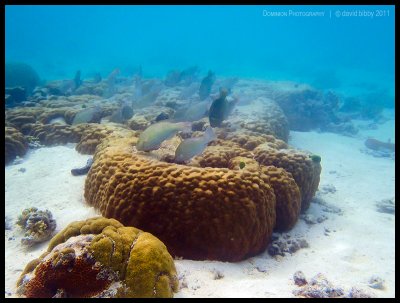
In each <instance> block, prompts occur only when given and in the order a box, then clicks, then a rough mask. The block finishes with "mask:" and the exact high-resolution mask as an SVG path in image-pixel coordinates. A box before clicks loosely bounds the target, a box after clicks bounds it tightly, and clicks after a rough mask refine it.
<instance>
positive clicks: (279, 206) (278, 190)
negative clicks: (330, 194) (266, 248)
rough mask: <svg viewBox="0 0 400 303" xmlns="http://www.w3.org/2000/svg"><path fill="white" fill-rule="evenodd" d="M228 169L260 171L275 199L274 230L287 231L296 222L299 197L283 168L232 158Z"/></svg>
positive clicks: (247, 159) (289, 175)
mask: <svg viewBox="0 0 400 303" xmlns="http://www.w3.org/2000/svg"><path fill="white" fill-rule="evenodd" d="M229 169H233V170H248V171H253V172H256V171H261V172H262V173H263V174H262V175H261V176H262V177H263V178H264V181H265V182H266V183H268V184H270V185H271V187H272V188H273V190H274V193H275V198H276V225H275V228H274V230H277V231H287V230H289V229H291V228H292V227H293V226H294V225H295V224H296V222H297V219H298V218H299V214H300V207H301V195H300V190H299V187H298V186H297V184H296V182H295V181H294V179H293V177H292V175H291V174H290V173H288V172H287V171H285V170H284V169H283V168H278V167H275V166H264V165H260V164H259V163H258V162H257V161H256V160H254V159H250V158H246V157H234V158H232V159H230V161H229Z"/></svg>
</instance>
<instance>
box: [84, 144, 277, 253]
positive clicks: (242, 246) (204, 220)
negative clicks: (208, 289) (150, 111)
mask: <svg viewBox="0 0 400 303" xmlns="http://www.w3.org/2000/svg"><path fill="white" fill-rule="evenodd" d="M94 159H95V162H94V164H93V166H92V168H91V170H90V171H89V173H88V175H87V178H86V182H85V194H84V195H85V199H86V201H87V202H88V203H89V204H91V205H94V206H95V207H96V208H98V209H99V210H100V211H101V213H102V214H103V216H106V217H112V218H116V219H118V220H120V221H121V222H122V223H123V224H126V225H133V226H137V227H139V228H141V229H143V230H147V231H149V232H151V233H153V234H154V235H156V236H157V237H159V238H160V239H161V240H162V241H163V242H164V243H166V245H167V246H168V249H169V250H170V252H171V253H172V254H173V255H175V256H182V257H185V258H189V259H200V260H203V259H210V260H223V261H239V260H242V259H244V258H247V257H249V256H253V255H256V254H257V253H260V252H261V251H263V250H264V249H265V248H266V246H267V245H268V243H269V238H270V235H271V233H272V229H273V227H274V225H275V219H276V218H275V216H276V214H275V195H274V193H273V190H272V188H271V187H270V185H269V184H267V183H265V182H264V181H263V176H262V174H261V173H259V172H249V171H246V170H242V171H236V170H235V171H234V170H228V169H226V168H225V169H220V168H218V169H216V168H210V167H207V168H198V167H189V166H183V165H176V164H169V163H163V162H160V161H157V160H154V159H151V158H147V157H145V156H141V155H138V154H132V152H131V147H130V145H129V144H128V143H127V142H126V140H125V139H114V140H107V142H104V143H102V144H101V146H99V147H98V149H97V150H96V154H95V156H94ZM211 197H212V199H211ZM237 222H240V224H237Z"/></svg>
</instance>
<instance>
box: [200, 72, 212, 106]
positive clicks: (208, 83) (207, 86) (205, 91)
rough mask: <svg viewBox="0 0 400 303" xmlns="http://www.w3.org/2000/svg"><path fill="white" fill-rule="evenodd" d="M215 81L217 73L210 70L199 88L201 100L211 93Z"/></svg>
mask: <svg viewBox="0 0 400 303" xmlns="http://www.w3.org/2000/svg"><path fill="white" fill-rule="evenodd" d="M214 82H215V74H214V73H213V72H212V71H209V72H208V75H207V76H206V77H205V78H203V80H202V81H201V84H200V88H199V97H200V100H204V99H205V98H207V97H208V95H210V92H211V87H212V85H213V84H214Z"/></svg>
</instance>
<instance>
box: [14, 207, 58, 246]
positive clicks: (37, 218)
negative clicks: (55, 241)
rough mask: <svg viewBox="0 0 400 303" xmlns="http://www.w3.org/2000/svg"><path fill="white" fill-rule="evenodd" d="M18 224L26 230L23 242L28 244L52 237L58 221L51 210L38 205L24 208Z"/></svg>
mask: <svg viewBox="0 0 400 303" xmlns="http://www.w3.org/2000/svg"><path fill="white" fill-rule="evenodd" d="M16 224H17V225H19V226H20V227H21V228H22V229H23V230H24V231H25V237H24V238H22V240H21V243H22V244H24V245H27V246H31V245H33V244H35V243H40V242H44V241H46V240H48V239H50V238H51V236H52V234H53V232H54V230H55V229H56V221H55V220H54V219H53V215H52V214H51V212H50V211H48V210H45V211H42V210H38V209H37V208H36V207H31V208H26V209H24V210H23V211H22V214H21V215H20V216H19V217H18V220H17V223H16Z"/></svg>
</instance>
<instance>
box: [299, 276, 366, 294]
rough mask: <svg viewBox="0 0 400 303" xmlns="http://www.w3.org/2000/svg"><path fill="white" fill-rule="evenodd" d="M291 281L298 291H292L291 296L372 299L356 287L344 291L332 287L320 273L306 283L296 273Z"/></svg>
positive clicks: (304, 279) (303, 278) (305, 280)
mask: <svg viewBox="0 0 400 303" xmlns="http://www.w3.org/2000/svg"><path fill="white" fill-rule="evenodd" d="M293 280H294V282H295V284H296V285H297V286H299V287H300V289H296V290H294V291H293V294H294V295H295V296H297V297H301V298H373V297H374V296H373V295H372V294H370V293H368V292H367V291H364V290H362V289H359V288H357V287H351V288H350V290H348V291H345V290H344V288H342V287H337V286H334V285H333V284H332V283H331V282H330V281H328V279H327V278H326V277H325V276H324V275H323V274H321V273H318V274H317V275H315V276H314V277H313V278H311V279H310V281H309V282H308V281H307V279H306V277H305V275H304V274H303V272H302V271H296V272H295V273H294V275H293Z"/></svg>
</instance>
